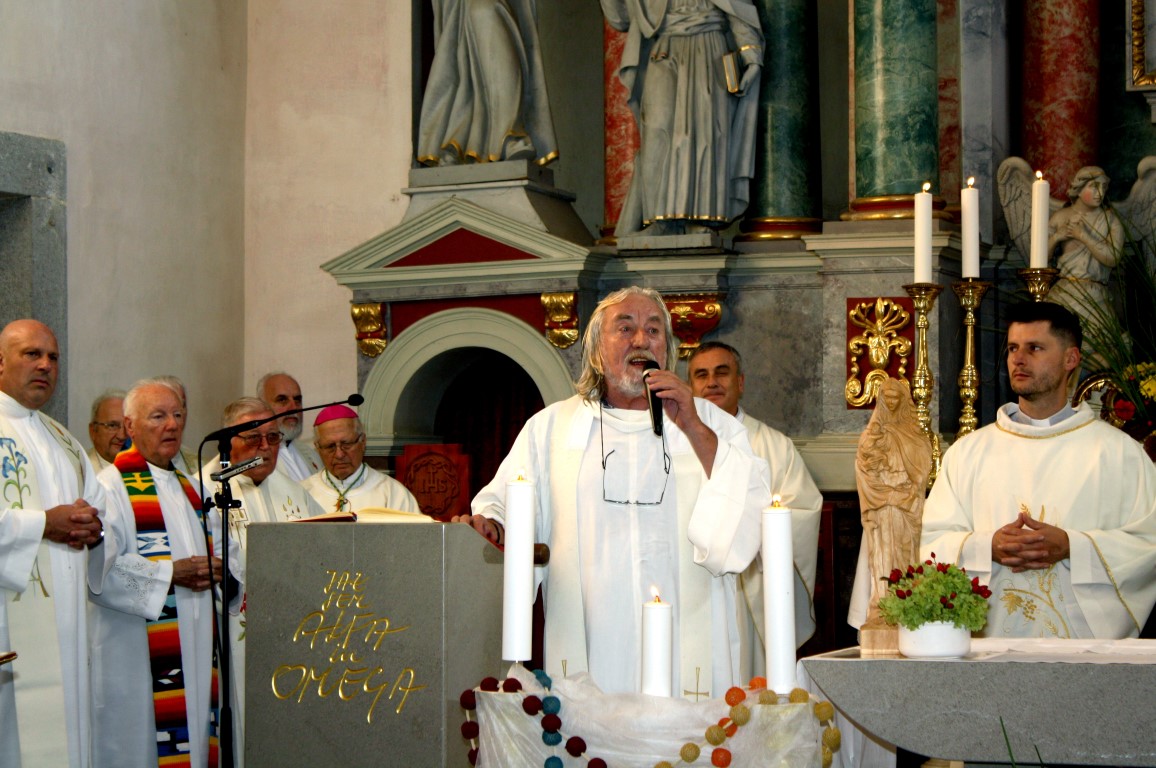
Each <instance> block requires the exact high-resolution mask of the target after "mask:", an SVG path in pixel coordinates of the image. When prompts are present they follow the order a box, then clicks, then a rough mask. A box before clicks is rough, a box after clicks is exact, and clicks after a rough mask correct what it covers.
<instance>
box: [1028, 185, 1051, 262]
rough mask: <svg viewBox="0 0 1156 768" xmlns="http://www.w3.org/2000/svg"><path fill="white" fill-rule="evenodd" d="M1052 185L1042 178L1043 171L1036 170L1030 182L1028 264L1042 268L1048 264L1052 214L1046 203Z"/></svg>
mask: <svg viewBox="0 0 1156 768" xmlns="http://www.w3.org/2000/svg"><path fill="white" fill-rule="evenodd" d="M1051 192H1052V187H1051V185H1050V184H1048V182H1047V180H1046V179H1045V178H1044V174H1043V171H1036V180H1035V181H1034V182H1032V244H1031V254H1030V256H1029V262H1028V266H1029V267H1031V268H1032V269H1043V268H1044V267H1047V266H1048V219H1049V218H1050V217H1051V215H1052V209H1051V206H1050V205H1049V204H1048V201H1049V198H1050V197H1051Z"/></svg>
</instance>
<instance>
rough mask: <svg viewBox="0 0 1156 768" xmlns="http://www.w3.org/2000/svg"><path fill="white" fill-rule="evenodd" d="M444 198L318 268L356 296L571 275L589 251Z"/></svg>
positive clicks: (582, 264)
mask: <svg viewBox="0 0 1156 768" xmlns="http://www.w3.org/2000/svg"><path fill="white" fill-rule="evenodd" d="M535 224H536V225H537V226H535V225H532V224H527V223H525V222H523V221H518V220H515V219H512V218H509V217H507V216H503V215H502V214H500V213H497V212H495V211H493V210H491V209H487V208H483V207H482V206H480V205H478V204H476V203H473V202H470V201H468V200H463V199H461V198H459V197H447V198H445V199H443V200H442V201H440V202H438V203H437V204H436V205H434V206H432V207H430V208H428V209H427V210H425V211H422V212H421V213H418V214H417V215H414V216H412V217H407V218H406V219H405V220H404V221H403V222H402V223H401V224H399V225H397V226H396V227H394V228H392V229H390V230H387V231H385V232H383V233H381V234H380V235H378V236H377V237H374V238H372V239H370V240H368V241H366V242H364V243H362V244H361V245H359V246H357V247H356V248H353V249H352V250H349V251H347V252H346V253H344V254H342V255H341V256H338V257H337V258H335V259H332V260H331V261H328V262H326V263H325V264H322V265H321V268H322V269H324V270H325V271H326V272H328V273H329V274H331V275H332V276H333V278H334V279H335V280H336V281H337V282H338V283H340V284H342V285H346V286H349V287H351V288H353V289H355V290H367V289H368V290H372V289H373V288H378V287H386V286H391V287H400V286H418V285H430V284H446V283H457V282H474V281H484V282H490V281H494V280H515V279H516V280H525V279H527V278H550V277H559V276H561V275H574V274H576V273H577V272H578V271H581V270H582V269H583V268H584V267H585V265H586V263H587V260H588V258H589V257H590V250H589V248H587V247H584V246H582V245H578V244H576V243H574V242H571V241H569V240H566V239H563V238H561V237H557V236H556V235H553V234H550V233H549V232H548V231H545V230H544V229H543V228H542V226H541V224H540V223H538V222H535Z"/></svg>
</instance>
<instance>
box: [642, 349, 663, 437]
mask: <svg viewBox="0 0 1156 768" xmlns="http://www.w3.org/2000/svg"><path fill="white" fill-rule="evenodd" d="M657 370H659V365H658V363H656V362H654V361H653V360H647V361H646V362H645V363H643V364H642V383H643V384H645V383H646V377H647V376H649V375H650V372H651V371H657ZM648 391H649V392H650V424H651V426H652V427H654V434H656V435H658V436H659V437H662V398H661V397H659V396H658V393H657V392H655V391H654V390H653V389H648Z"/></svg>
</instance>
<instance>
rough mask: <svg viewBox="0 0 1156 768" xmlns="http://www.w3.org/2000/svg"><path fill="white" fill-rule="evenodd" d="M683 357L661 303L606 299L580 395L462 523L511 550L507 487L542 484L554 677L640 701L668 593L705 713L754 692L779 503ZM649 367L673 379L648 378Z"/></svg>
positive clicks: (675, 665) (548, 661) (531, 433)
mask: <svg viewBox="0 0 1156 768" xmlns="http://www.w3.org/2000/svg"><path fill="white" fill-rule="evenodd" d="M677 351H678V341H677V339H676V338H675V336H674V334H673V332H672V330H671V322H670V313H669V312H668V311H667V309H666V306H665V305H664V304H663V302H662V297H661V296H660V295H659V294H658V293H657V292H656V291H654V290H651V289H645V288H638V287H632V288H626V289H622V290H620V291H617V292H615V293H613V294H611V295H610V296H608V297H606V299H604V300H603V301H602V302H601V303H600V304H599V305H598V307H597V309H595V311H594V313H593V314H592V315H591V317H590V322H589V325H588V327H587V328H586V332H585V337H584V339H583V350H582V366H583V372H582V376H581V379H580V380H579V382H578V391H579V394H577V395H575V396H574V397H571V398H569V399H567V400H564V401H562V402H558V403H554V404H552V405H550V406H547V407H546V408H545V409H544V410H542V411H540V412H539V413H538V414H536V415H535V416H533V417H532V418H531V419H530V420H529V421H528V422H527V423H526V426H525V427H524V428H523V429H522V432H521V433H520V434H519V435H518V438H517V440H516V441H515V442H514V446H513V448H512V449H511V450H510V453H509V455H508V456H506V458H505V459H504V460H503V461H502V464H501V466H500V467H499V469H498V473H497V475H496V476H495V477H494V479H493V481H491V482H490V483H489V485H487V486H486V487H485V488H483V489H482V491H481V492H480V493H479V494H478V495H477V496H476V497H475V498H474V500H473V504H472V511H473V514H472V515H471V516H462V517H461V518H457V519H458V520H461V521H463V522H470V523H471V524H472V525H473V526H474V527H475V528H476V529H477V530H478V531H480V532H481V533H483V534H484V535H485V536H486V537H487V538H489V539H490V540H491V541H494V542H496V543H501V541H502V540H503V536H504V532H505V531H504V527H503V525H504V522H505V519H504V506H505V497H506V484H507V483H508V482H510V481H511V480H514V479H516V478H518V477H519V476H524V477H525V478H526V479H527V480H530V481H532V482H534V483H535V484H536V488H535V494H536V500H537V517H536V526H537V530H536V540H537V541H540V542H545V543H547V544H549V546H550V564H549V565H548V566H545V567H540V568H537V569H536V573H537V578H538V580H539V583H541V584H542V585H543V597H544V600H545V606H546V630H545V638H544V654H545V660H544V663H545V667H546V672H547V673H549V674H551V675H561V674H563V673H565V674H568V675H573V674H575V673H578V672H589V674H590V676H591V678H592V679H593V682H594V683H596V684H597V685H598V686H599V687H600V688H601V689H602V690H604V691H607V692H612V693H619V692H638V691H640V690H641V653H642V649H641V634H642V630H641V622H642V606H643V603H646V602H648V601H650V600H653V599H654V596H653V594H652V589H653V588H656V589H657V591H658V594H659V596H660V597H661V598H662V600H663V601H664V602H667V603H671V604H672V605H673V616H674V633H673V645H674V647H673V657H672V669H671V680H672V690H674V691H675V694H676V695H685V696H692V697H693V698H696V699H697V698H698V697H700V696H703V695H706V696H715V697H718V696H722V695H723V693H724V691H726V689H727V688H728V687H730V686H733V685H738V684H740V683H742V682H744V681H743V680H742V679H741V670H740V665H739V653H740V647H739V646H740V639H739V635H738V626H737V616H738V606H737V602H736V600H737V597H738V595H737V582H738V577H737V574H739V573H741V572H742V571H743V570H744V569H745V568H746V567H747V566H748V565H750V563H751V561H752V560H753V559H754V557H755V555H756V554H757V553H758V550H759V543H760V538H761V537H760V531H761V525H762V518H761V510H762V509H763V507H765V506H766V505H767V504H768V503H769V502H770V497H771V492H770V486H769V477H768V472H767V463H766V462H765V461H763V460H762V459H760V458H758V457H756V456H755V455H754V453H753V452H752V451H751V446H750V443H749V441H748V440H747V431H746V430H745V429H744V428H743V426H742V425H741V424H739V423H738V421H736V420H735V419H733V418H732V417H731V416H729V415H728V414H726V413H724V412H723V411H722V410H720V409H719V408H717V407H716V406H715V405H713V404H712V403H709V402H707V401H705V400H697V399H695V398H694V396H693V395H692V394H691V391H690V387H689V386H688V385H687V383H686V382H685V381H683V380H682V379H680V378H679V377H678V375H677V374H675V373H674V371H673V370H671V369H672V368H673V366H674V362H675V360H676V355H677ZM648 361H653V362H655V363H657V364H658V366H659V368H658V369H656V370H651V371H650V372H649V374H648V375H646V376H644V370H645V363H647V362H648ZM652 393H653V394H654V395H656V396H657V397H658V398H659V399H660V401H661V404H662V407H661V411H660V416H662V417H663V428H662V433H663V434H662V436H661V437H660V436H658V435H657V434H656V433H655V430H654V429H653V427H652V421H651V418H652V417H651V413H650V397H651V394H652ZM663 414H664V416H663Z"/></svg>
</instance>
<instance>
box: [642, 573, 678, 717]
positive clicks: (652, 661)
mask: <svg viewBox="0 0 1156 768" xmlns="http://www.w3.org/2000/svg"><path fill="white" fill-rule="evenodd" d="M652 591H653V592H654V599H653V600H651V601H650V602H647V603H643V604H642V692H643V693H645V694H647V695H648V696H665V697H667V698H670V695H671V661H672V656H673V655H674V653H673V647H674V613H673V612H672V610H671V605H670V603H664V602H662V599H661V598H659V596H658V590H656V589H653V588H652Z"/></svg>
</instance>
